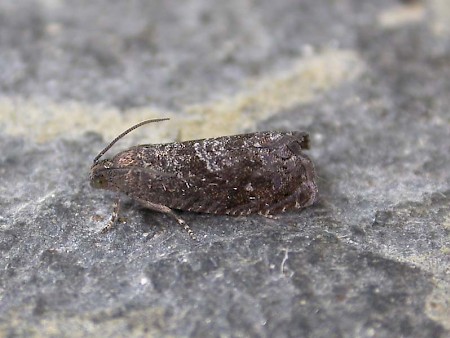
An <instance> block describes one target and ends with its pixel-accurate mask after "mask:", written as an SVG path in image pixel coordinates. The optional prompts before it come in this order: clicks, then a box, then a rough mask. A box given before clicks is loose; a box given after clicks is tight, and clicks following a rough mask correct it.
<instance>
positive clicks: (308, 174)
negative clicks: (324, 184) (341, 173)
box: [90, 119, 317, 238]
mask: <svg viewBox="0 0 450 338" xmlns="http://www.w3.org/2000/svg"><path fill="white" fill-rule="evenodd" d="M164 120H167V119H156V120H147V121H143V122H141V123H139V124H137V125H135V126H133V127H131V128H129V129H127V130H126V131H125V132H123V133H122V134H120V135H119V136H118V137H117V138H115V139H114V140H113V141H112V142H111V143H110V144H109V145H108V146H107V147H106V148H105V149H104V150H103V151H101V152H100V153H99V154H98V155H97V156H96V157H95V159H94V163H93V165H92V167H91V175H90V180H91V186H92V187H94V188H98V189H106V190H111V191H115V192H117V193H124V194H126V195H128V196H129V197H131V198H132V199H133V200H135V201H137V202H138V203H140V204H141V205H143V206H144V207H146V208H149V209H152V210H155V211H159V212H163V213H166V214H169V215H171V216H172V217H173V218H175V219H176V220H177V221H178V223H179V224H181V225H182V226H183V227H184V229H185V230H186V231H187V232H188V233H189V234H190V236H191V237H192V238H195V236H194V234H193V232H192V231H191V229H190V228H189V226H188V225H187V224H186V223H185V222H184V221H183V220H182V219H181V218H180V217H179V216H178V215H177V214H176V213H175V212H173V209H179V210H184V211H193V212H200V213H208V214H216V215H233V216H239V215H248V214H253V213H259V214H263V215H267V216H268V215H273V214H277V213H281V212H284V211H287V210H294V209H302V208H305V207H308V206H310V205H312V204H313V203H314V202H315V201H316V198H317V185H316V182H315V179H316V175H315V171H314V165H313V163H312V162H311V160H310V159H309V158H308V156H306V155H305V154H304V153H303V150H305V149H308V148H309V137H308V134H306V133H304V132H298V131H291V132H276V131H266V132H256V133H250V134H242V135H233V136H222V137H217V138H209V139H202V140H193V141H185V142H173V143H166V144H144V145H138V146H134V147H132V148H130V149H127V150H124V151H122V152H120V153H118V154H117V155H115V156H114V157H113V158H111V159H105V160H100V158H101V157H102V156H103V155H104V153H106V152H107V151H108V150H109V149H110V148H111V147H112V146H113V145H114V144H115V143H116V142H117V141H118V140H119V139H120V138H122V137H123V136H125V135H126V134H128V133H129V132H131V131H132V130H134V129H136V128H138V127H140V126H142V125H144V124H147V123H151V122H158V121H164ZM119 202H120V201H119V199H117V201H116V204H115V208H114V209H115V212H114V213H113V216H112V219H111V221H110V223H109V224H108V226H106V227H105V228H104V229H103V231H106V230H108V229H109V228H111V227H112V226H113V225H114V223H115V222H116V220H117V218H118V210H119Z"/></svg>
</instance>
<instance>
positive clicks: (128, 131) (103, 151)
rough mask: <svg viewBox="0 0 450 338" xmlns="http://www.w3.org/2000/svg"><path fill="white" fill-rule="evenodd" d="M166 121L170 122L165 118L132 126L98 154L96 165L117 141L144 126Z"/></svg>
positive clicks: (95, 160)
mask: <svg viewBox="0 0 450 338" xmlns="http://www.w3.org/2000/svg"><path fill="white" fill-rule="evenodd" d="M166 120H170V119H169V118H168V117H166V118H163V119H153V120H145V121H142V122H140V123H138V124H136V125H134V126H132V127H131V128H128V129H127V130H125V131H124V132H123V133H122V134H120V135H119V136H117V137H116V138H115V139H114V140H112V141H111V143H110V144H108V145H107V146H106V147H105V149H103V150H102V151H101V152H99V153H98V155H97V156H95V158H94V164H96V163H97V162H98V160H100V158H101V157H102V156H103V155H105V153H106V152H107V151H108V150H109V149H111V147H112V146H113V145H114V144H116V142H117V141H119V140H120V139H121V138H122V137H124V136H125V135H126V134H128V133H130V132H132V131H133V130H135V129H137V128H139V127H141V126H143V125H144V124H148V123H152V122H160V121H166Z"/></svg>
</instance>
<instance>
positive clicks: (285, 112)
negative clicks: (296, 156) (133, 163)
mask: <svg viewBox="0 0 450 338" xmlns="http://www.w3.org/2000/svg"><path fill="white" fill-rule="evenodd" d="M448 22H450V2H449V1H447V0H429V1H423V2H422V1H388V0H381V1H372V0H340V1H314V0H302V1H297V0H277V1H242V0H231V1H226V2H217V1H208V0H189V1H171V0H170V1H144V0H137V1H131V2H128V1H122V2H112V1H107V0H99V1H94V2H86V1H62V0H39V1H38V0H36V1H31V0H22V1H17V2H13V1H1V2H0V145H1V153H0V271H1V273H0V336H5V337H13V336H14V337H15V336H27V337H28V336H38V337H40V336H42V337H50V336H52V337H64V336H65V337H86V336H92V337H99V336H103V337H124V336H126V337H142V336H155V337H160V336H179V337H206V336H208V337H448V336H449V335H450V309H449V306H450V305H449V303H450V271H449V255H450V237H449V230H450V156H449V154H450V95H449V93H450V26H449V24H448ZM166 116H167V117H171V119H172V120H171V122H169V123H165V122H164V123H160V124H158V125H157V126H155V125H149V126H146V127H143V129H144V130H142V129H141V130H140V131H137V132H136V133H135V134H132V135H129V137H128V136H127V138H126V139H125V140H123V141H122V142H121V143H120V144H119V145H118V146H117V147H116V148H114V149H112V151H111V153H110V154H109V156H112V155H113V154H114V153H115V152H117V151H119V150H121V149H124V148H125V147H127V146H129V145H131V144H136V143H137V142H141V143H146V142H147V143H154V142H169V141H174V140H184V139H189V138H202V137H211V136H220V135H225V134H235V133H241V132H252V131H262V130H281V131H287V130H304V131H307V132H309V133H310V135H311V143H312V149H311V150H310V151H309V152H308V155H309V156H310V157H311V158H312V159H313V161H314V163H315V165H316V170H317V173H318V185H319V194H320V199H319V201H318V203H316V204H315V205H314V206H313V207H310V208H307V209H306V210H304V211H301V212H289V213H285V214H282V215H279V216H278V217H277V218H275V219H268V218H264V217H262V216H247V217H237V218H234V217H226V216H211V215H204V214H195V213H188V212H180V215H181V216H182V217H183V219H185V220H186V221H187V222H188V223H189V225H190V226H191V228H192V229H193V230H194V231H195V233H196V234H197V236H198V238H199V241H198V242H194V241H192V240H191V239H190V238H189V236H188V235H187V234H186V233H185V232H184V231H183V230H182V229H181V228H180V227H179V225H177V224H176V222H174V220H173V219H171V218H170V217H168V216H166V215H163V214H159V213H155V212H152V211H149V210H145V209H143V208H141V207H139V206H138V205H136V204H135V203H133V202H132V201H131V200H129V199H126V198H125V199H124V203H123V206H122V217H123V222H121V223H120V224H118V226H117V227H116V228H115V229H113V230H112V231H110V232H108V233H107V234H101V233H100V230H101V229H102V227H103V226H105V224H106V223H107V222H108V219H109V217H110V215H111V212H112V203H113V200H114V195H113V194H110V193H108V192H104V191H98V190H94V189H92V188H91V187H90V186H89V170H90V166H91V163H92V159H93V158H94V157H95V155H96V154H97V153H98V152H99V151H100V150H101V149H102V148H103V147H104V146H105V145H106V144H107V142H108V141H110V140H111V138H112V137H114V136H116V135H117V134H118V133H119V132H121V131H123V130H124V129H126V128H127V127H129V126H131V125H132V124H134V123H136V122H139V121H140V120H144V119H147V118H154V117H166Z"/></svg>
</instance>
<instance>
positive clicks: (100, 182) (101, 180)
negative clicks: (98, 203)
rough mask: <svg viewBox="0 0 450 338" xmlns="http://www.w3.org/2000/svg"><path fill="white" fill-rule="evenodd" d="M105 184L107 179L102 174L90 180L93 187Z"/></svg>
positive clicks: (104, 185)
mask: <svg viewBox="0 0 450 338" xmlns="http://www.w3.org/2000/svg"><path fill="white" fill-rule="evenodd" d="M106 185H107V181H106V179H105V178H104V177H103V176H100V177H96V178H95V179H94V180H92V186H93V187H94V188H100V189H101V188H104V187H106Z"/></svg>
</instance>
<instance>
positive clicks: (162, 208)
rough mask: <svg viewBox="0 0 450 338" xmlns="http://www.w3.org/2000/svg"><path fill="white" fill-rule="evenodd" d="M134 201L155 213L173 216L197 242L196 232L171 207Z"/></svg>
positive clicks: (138, 200) (140, 200)
mask: <svg viewBox="0 0 450 338" xmlns="http://www.w3.org/2000/svg"><path fill="white" fill-rule="evenodd" d="M133 199H134V200H135V201H137V202H138V203H140V204H141V205H142V206H144V207H145V208H148V209H151V210H154V211H159V212H162V213H164V214H167V215H169V216H171V217H172V218H174V219H175V220H176V221H177V222H178V224H180V225H181V226H182V228H183V229H184V230H185V231H186V232H187V233H188V234H189V236H190V237H191V238H192V239H193V240H196V239H197V236H195V234H194V232H193V231H192V229H191V228H190V227H189V225H187V224H186V222H185V221H184V220H183V219H182V218H181V217H179V216H178V215H177V214H176V213H175V212H173V210H172V209H170V208H169V207H167V206H165V205H162V204H155V203H152V202H149V201H145V200H142V199H139V198H134V197H133Z"/></svg>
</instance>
